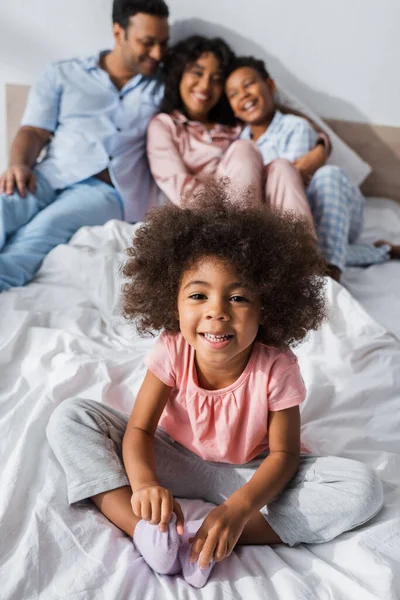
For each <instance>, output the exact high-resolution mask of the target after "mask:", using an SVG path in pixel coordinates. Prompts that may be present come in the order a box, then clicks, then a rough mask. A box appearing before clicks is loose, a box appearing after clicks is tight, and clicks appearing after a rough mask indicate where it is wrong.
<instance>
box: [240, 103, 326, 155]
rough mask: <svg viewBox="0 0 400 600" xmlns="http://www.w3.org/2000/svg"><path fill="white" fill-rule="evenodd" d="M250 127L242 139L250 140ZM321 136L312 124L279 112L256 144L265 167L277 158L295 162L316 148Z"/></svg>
mask: <svg viewBox="0 0 400 600" xmlns="http://www.w3.org/2000/svg"><path fill="white" fill-rule="evenodd" d="M250 134H251V132H250V126H249V125H247V126H246V127H245V128H244V129H243V131H242V133H241V134H240V137H241V138H242V139H245V140H246V139H247V140H248V139H250ZM318 139H319V135H318V133H317V132H316V131H314V129H313V128H312V126H311V125H310V123H309V122H308V121H307V120H306V119H303V118H302V117H297V116H296V115H284V114H282V113H281V112H280V111H279V110H277V111H276V112H275V115H274V117H273V119H272V121H271V123H270V125H269V127H268V129H267V130H266V131H265V132H264V133H263V134H262V135H261V136H260V137H259V138H258V140H257V141H256V144H257V146H258V149H259V150H260V152H261V154H262V157H263V161H264V165H268V164H269V163H270V162H272V161H273V160H275V159H276V158H286V159H287V160H290V162H293V161H295V160H297V159H298V158H300V156H303V155H304V154H307V152H309V151H310V150H311V149H312V148H314V146H315V144H316V143H317V140H318Z"/></svg>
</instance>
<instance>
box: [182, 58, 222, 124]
mask: <svg viewBox="0 0 400 600" xmlns="http://www.w3.org/2000/svg"><path fill="white" fill-rule="evenodd" d="M223 89H224V84H223V75H222V70H221V66H220V63H219V60H218V59H217V57H216V56H215V55H214V54H212V53H211V52H207V53H205V54H202V55H201V56H200V57H199V58H198V59H197V60H196V61H195V62H194V63H192V64H190V65H188V66H187V67H186V69H185V71H184V73H183V75H182V79H181V82H180V84H179V93H180V95H181V98H182V102H183V104H184V106H185V110H186V113H187V114H188V116H189V117H190V119H192V120H193V121H207V119H208V114H209V112H210V110H211V109H212V108H214V106H215V105H216V104H217V103H218V101H219V99H220V98H221V96H222V93H223Z"/></svg>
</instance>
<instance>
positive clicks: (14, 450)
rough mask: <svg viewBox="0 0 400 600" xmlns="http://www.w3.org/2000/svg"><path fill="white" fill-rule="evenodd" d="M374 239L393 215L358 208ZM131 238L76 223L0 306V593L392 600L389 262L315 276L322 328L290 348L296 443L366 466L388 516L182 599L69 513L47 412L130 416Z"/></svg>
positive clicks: (91, 514)
mask: <svg viewBox="0 0 400 600" xmlns="http://www.w3.org/2000/svg"><path fill="white" fill-rule="evenodd" d="M377 214H379V217H380V223H379V227H377V225H376V222H377V221H376V216H377ZM374 229H379V231H377V233H379V234H382V232H386V233H387V234H388V235H389V233H395V232H400V206H399V205H397V204H395V203H394V202H392V201H390V200H380V201H379V203H378V201H377V200H370V201H369V203H368V210H367V227H366V237H369V236H371V235H374ZM133 233H134V226H132V225H129V224H126V223H121V222H118V221H110V222H109V223H108V224H107V225H105V226H104V227H93V228H83V229H81V230H80V231H79V232H78V233H77V234H76V235H75V236H74V237H73V239H72V240H71V242H70V243H69V244H68V245H63V246H59V247H58V248H55V249H54V250H53V251H52V252H51V253H50V254H49V255H48V257H47V258H46V260H45V261H44V264H43V266H42V268H41V270H40V272H39V274H38V276H37V277H36V279H35V280H34V281H33V282H32V283H31V284H30V285H28V286H26V287H25V288H22V289H16V290H12V291H10V292H7V293H3V294H1V295H0V315H1V327H0V369H1V371H0V372H1V383H0V407H1V413H0V414H1V419H0V440H1V441H0V444H1V457H2V479H1V488H0V507H1V508H0V510H1V523H0V539H1V542H0V565H1V566H0V581H1V584H2V591H1V593H0V596H1V598H4V599H5V600H6V599H7V600H28V599H29V600H31V599H32V600H33V599H36V598H40V600H53V599H58V600H61V599H64V598H68V600H78V599H79V600H91V599H93V600H101V599H104V600H112V599H117V598H118V599H119V600H125V599H127V600H128V599H136V598H138V599H139V598H146V600H152V599H154V600H156V599H157V600H158V599H159V598H166V599H167V598H171V599H175V598H187V599H195V598H197V599H200V598H202V599H203V598H204V599H207V600H212V599H215V600H217V599H220V598H227V599H228V598H251V599H254V600H258V599H259V600H261V599H264V598H268V599H269V600H270V599H271V600H272V599H276V600H278V599H279V600H281V599H282V600H292V599H293V600H325V599H335V600H358V599H360V600H373V599H377V598H379V599H382V600H383V599H384V600H392V599H393V600H395V598H397V597H398V596H397V593H396V592H398V591H399V590H400V568H399V567H400V565H399V563H400V447H399V446H400V444H399V414H400V342H399V338H400V319H399V318H398V316H399V308H398V298H399V292H400V264H399V263H393V264H386V265H383V266H375V267H371V268H370V269H365V270H361V269H352V270H348V271H347V272H346V274H345V278H344V283H345V286H346V287H347V289H346V287H344V286H340V285H337V284H335V283H334V282H333V281H332V280H330V279H328V280H327V288H326V293H327V299H328V303H329V312H330V318H329V321H328V322H327V323H326V324H325V325H324V327H323V328H322V329H321V330H320V331H319V332H316V333H314V334H313V335H311V336H310V338H309V339H308V340H307V342H306V343H305V344H303V345H302V346H300V347H299V348H297V350H296V352H297V354H298V356H299V360H300V362H301V366H302V369H303V372H304V376H305V379H306V383H307V386H308V395H307V400H306V402H305V404H304V406H303V409H302V421H303V437H304V438H305V440H306V443H307V445H309V446H310V447H311V448H312V450H313V451H314V452H316V453H321V454H340V455H342V456H348V457H352V458H356V459H360V460H363V461H365V462H366V463H368V464H370V465H371V466H373V467H374V468H375V469H377V470H378V471H379V474H380V476H381V478H382V481H383V484H384V492H385V506H384V509H383V510H382V512H381V513H380V514H379V515H378V516H377V517H376V518H375V519H374V520H373V521H372V522H371V523H370V524H369V525H368V526H364V527H361V528H359V529H358V530H357V531H354V532H351V533H347V534H345V535H342V536H340V538H338V539H337V540H336V541H333V542H330V543H328V544H325V545H320V546H317V545H314V546H308V547H305V546H300V547H298V548H295V549H290V548H286V547H271V548H269V547H246V548H240V549H239V550H238V551H237V552H235V553H234V554H233V555H232V556H231V557H230V558H229V559H227V560H226V561H225V562H223V563H221V564H219V565H217V566H216V568H215V569H214V572H213V575H212V577H211V579H210V581H209V583H208V584H207V586H206V587H205V588H204V589H203V590H195V589H193V588H190V587H189V586H188V585H187V584H186V583H185V582H184V581H183V579H181V578H174V577H167V576H166V577H161V576H157V575H155V574H154V573H153V572H152V571H151V570H150V569H149V568H148V567H147V565H146V564H145V563H144V561H143V559H142V558H141V557H140V556H139V554H138V553H137V551H136V550H135V548H134V546H133V544H132V542H131V541H130V540H129V539H128V538H127V537H126V536H125V535H124V534H122V533H121V532H120V531H119V530H117V529H116V528H115V527H114V526H112V525H111V524H110V523H109V522H108V521H107V520H106V519H105V518H104V517H103V516H102V515H101V514H99V513H98V512H97V511H96V510H95V509H94V507H93V506H91V505H90V504H89V503H88V502H83V503H80V504H79V505H77V506H74V507H72V508H70V507H69V506H68V505H67V500H66V488H65V483H64V478H63V475H62V472H61V470H60V467H59V465H58V463H57V461H56V459H55V458H54V456H53V454H52V452H51V450H50V448H49V445H48V444H47V441H46V437H45V429H46V424H47V422H48V419H49V417H50V415H51V413H52V411H53V410H54V408H55V407H56V406H57V405H58V404H59V403H60V402H63V401H64V400H65V399H67V398H69V397H72V396H84V397H86V398H91V399H96V400H98V401H100V402H105V403H107V404H110V405H111V406H114V407H117V408H119V409H122V410H125V411H129V410H130V408H131V406H132V404H133V402H134V397H135V393H136V392H137V390H138V387H139V385H140V382H141V379H142V377H143V375H144V370H143V364H142V359H143V356H144V354H145V353H146V352H147V351H148V350H149V348H150V346H151V344H152V343H153V340H152V339H139V338H137V337H136V335H135V332H134V330H133V328H132V327H131V326H130V325H128V324H126V323H124V322H123V321H122V320H121V319H120V317H119V314H118V295H119V288H120V276H119V267H120V264H121V262H122V261H123V258H124V248H125V247H126V246H127V245H128V243H129V241H130V239H131V238H132V235H133ZM397 235H398V233H397ZM399 241H400V240H399ZM82 460H84V456H82ZM183 505H184V509H185V513H186V515H190V516H191V517H198V516H199V517H200V516H202V515H205V514H206V512H207V510H208V507H207V505H206V504H205V503H204V502H202V501H183Z"/></svg>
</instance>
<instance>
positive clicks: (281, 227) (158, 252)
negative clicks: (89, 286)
mask: <svg viewBox="0 0 400 600" xmlns="http://www.w3.org/2000/svg"><path fill="white" fill-rule="evenodd" d="M241 198H243V196H242V195H241V194H239V193H238V192H237V193H235V191H234V190H232V189H231V188H229V186H228V184H227V183H225V182H215V183H208V184H207V185H206V186H205V188H204V190H203V191H202V192H201V193H198V194H197V198H196V202H194V201H192V203H191V205H190V208H183V209H182V208H179V207H177V206H175V205H171V204H168V205H164V206H162V207H160V208H157V209H154V210H153V211H151V212H150V213H149V214H148V215H147V217H146V219H145V221H144V223H143V224H142V225H141V226H140V227H139V229H138V230H137V231H136V234H135V237H134V240H133V245H132V246H131V247H130V248H128V250H127V254H128V256H129V258H128V260H127V262H126V264H125V265H124V267H123V270H122V272H123V275H124V276H125V278H126V279H127V281H126V282H125V284H124V286H123V296H122V309H123V314H124V316H125V317H126V318H128V319H131V320H133V321H134V322H135V323H136V327H137V330H138V332H139V333H140V334H152V333H153V332H154V331H161V330H165V331H167V332H169V333H172V334H173V333H178V332H179V321H178V317H177V297H178V291H179V286H180V282H181V280H182V277H183V274H184V273H185V272H186V271H187V269H189V268H191V267H192V266H193V265H194V264H195V263H196V262H197V261H198V260H200V259H202V258H204V257H207V256H213V257H217V258H219V259H220V260H224V261H226V262H227V263H229V264H230V265H232V266H233V268H234V269H235V271H236V272H237V274H238V276H239V277H240V279H241V281H243V282H244V283H245V285H246V286H247V287H249V289H251V290H252V291H253V292H254V293H255V294H256V295H257V297H258V298H259V299H260V303H261V325H260V327H259V332H258V335H257V339H258V340H259V341H261V342H263V343H266V344H269V345H274V346H277V347H285V346H288V345H292V344H295V343H296V342H299V341H301V340H302V339H303V338H304V337H305V336H306V334H307V333H308V332H309V331H310V330H312V329H317V328H318V327H319V325H320V324H321V322H322V320H323V318H324V316H325V300H324V284H325V281H324V278H323V277H322V275H324V273H325V261H324V259H323V258H322V256H321V254H320V252H319V251H318V249H317V247H316V241H315V238H314V236H313V234H312V232H311V230H310V227H309V224H308V223H307V221H306V220H305V219H302V218H299V217H296V216H295V215H294V214H293V213H290V212H287V213H278V212H274V211H269V210H260V209H259V208H254V207H252V206H248V205H247V204H246V202H241V201H240V200H241Z"/></svg>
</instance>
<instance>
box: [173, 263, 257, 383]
mask: <svg viewBox="0 0 400 600" xmlns="http://www.w3.org/2000/svg"><path fill="white" fill-rule="evenodd" d="M240 279H241V278H240V277H238V274H237V273H236V272H235V270H234V269H233V267H232V266H231V265H229V264H228V263H226V262H225V261H223V260H221V259H219V258H217V257H214V256H206V257H204V258H202V259H200V260H198V261H197V262H196V264H195V265H194V266H193V267H192V268H191V269H189V270H188V271H186V272H185V273H184V275H183V277H182V281H181V285H180V289H179V294H178V313H179V325H180V330H181V333H182V335H183V337H184V338H185V339H186V341H187V342H188V343H189V344H190V345H191V346H192V347H193V348H194V349H195V350H196V363H197V366H198V370H199V371H200V374H199V377H201V374H202V373H203V374H204V373H206V372H209V371H210V370H212V371H215V370H217V371H221V372H222V373H223V375H222V378H223V380H224V382H226V380H227V378H228V380H232V382H233V381H235V380H236V379H237V378H238V377H239V376H240V374H241V373H242V371H243V369H244V368H245V366H246V364H247V361H248V359H249V356H250V353H251V350H252V346H253V342H254V340H255V339H256V337H257V333H258V327H259V322H260V304H259V301H258V298H256V297H255V295H254V294H253V293H252V292H251V290H249V289H248V287H247V286H246V284H245V283H244V282H243V281H240Z"/></svg>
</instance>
